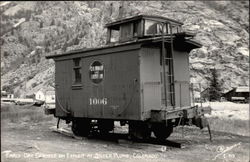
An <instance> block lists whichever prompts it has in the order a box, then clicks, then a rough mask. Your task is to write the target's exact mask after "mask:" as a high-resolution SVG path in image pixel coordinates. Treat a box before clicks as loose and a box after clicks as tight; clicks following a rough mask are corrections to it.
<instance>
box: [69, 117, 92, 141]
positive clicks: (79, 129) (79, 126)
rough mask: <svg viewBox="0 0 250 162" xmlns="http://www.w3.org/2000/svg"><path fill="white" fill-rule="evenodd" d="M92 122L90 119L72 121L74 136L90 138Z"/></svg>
mask: <svg viewBox="0 0 250 162" xmlns="http://www.w3.org/2000/svg"><path fill="white" fill-rule="evenodd" d="M90 122H91V121H90V120H88V119H75V120H73V121H72V126H71V129H72V132H73V133H74V135H76V136H84V137H86V136H88V135H89V132H90V129H91V125H90Z"/></svg>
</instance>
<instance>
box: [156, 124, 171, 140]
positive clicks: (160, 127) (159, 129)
mask: <svg viewBox="0 0 250 162" xmlns="http://www.w3.org/2000/svg"><path fill="white" fill-rule="evenodd" d="M152 131H153V132H154V135H155V137H156V138H157V139H159V140H165V139H166V138H168V137H169V136H170V135H171V133H172V132H173V125H172V124H168V125H166V124H165V123H157V124H153V125H152Z"/></svg>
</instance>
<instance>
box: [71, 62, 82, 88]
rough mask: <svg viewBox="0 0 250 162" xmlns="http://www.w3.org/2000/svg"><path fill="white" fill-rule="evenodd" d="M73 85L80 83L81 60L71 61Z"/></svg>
mask: <svg viewBox="0 0 250 162" xmlns="http://www.w3.org/2000/svg"><path fill="white" fill-rule="evenodd" d="M73 62H74V64H73V71H74V76H73V84H80V83H82V73H81V58H75V59H73Z"/></svg>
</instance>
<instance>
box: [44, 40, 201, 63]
mask: <svg viewBox="0 0 250 162" xmlns="http://www.w3.org/2000/svg"><path fill="white" fill-rule="evenodd" d="M164 39H165V42H167V43H170V42H171V39H170V37H168V36H165V38H164ZM161 41H162V38H161V37H153V38H146V39H140V40H136V41H130V42H125V43H117V44H110V45H105V46H103V47H99V48H83V49H77V50H72V51H68V52H65V53H62V54H54V55H47V56H46V58H47V59H50V58H58V57H63V56H69V55H75V54H79V53H87V52H94V51H99V52H98V53H102V52H101V51H102V50H109V52H112V51H113V50H112V48H115V47H117V48H124V49H126V48H127V47H128V46H130V45H133V46H137V47H136V48H140V47H141V46H142V45H143V44H151V43H152V44H159V45H160V44H161ZM179 43H181V44H179ZM177 44H178V45H177ZM176 45H177V46H182V50H186V51H190V50H192V49H195V48H200V47H201V46H202V45H201V44H200V43H198V42H196V41H193V40H190V39H187V40H183V41H182V42H178V43H176ZM174 46H175V43H174ZM175 47H176V46H175Z"/></svg>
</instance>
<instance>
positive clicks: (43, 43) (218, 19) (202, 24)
mask: <svg viewBox="0 0 250 162" xmlns="http://www.w3.org/2000/svg"><path fill="white" fill-rule="evenodd" d="M119 6H123V9H124V10H123V12H122V13H121V16H123V17H126V16H130V15H136V14H140V13H144V14H154V15H162V16H166V17H169V18H172V19H176V20H178V21H182V22H183V23H184V25H183V29H184V31H192V32H195V33H196V34H197V35H196V36H195V39H196V40H197V41H199V42H200V43H201V44H203V47H202V48H200V49H196V50H193V51H192V52H191V54H190V63H191V65H190V68H191V81H192V82H196V83H199V82H201V83H202V87H203V88H206V86H207V82H208V81H209V79H210V78H211V76H210V73H209V69H210V68H214V67H215V68H216V69H217V70H218V72H219V74H220V77H219V79H220V80H221V82H222V83H223V88H224V90H225V91H226V90H228V89H230V88H231V87H233V86H241V85H249V77H248V74H249V72H248V69H249V16H248V14H249V9H248V8H249V2H248V1H241V2H235V1H216V2H213V1H211V2H210V1H204V2H202V1H194V2H192V1H188V2H180V1H170V2H165V1H164V2H163V1H162V2H161V1H156V2H153V1H144V2H143V1H133V2H130V1H123V2H118V1H117V2H112V1H102V2H95V1H94V2H91V1H87V2H80V1H76V2H70V1H69V2H41V1H40V2H1V3H0V8H1V11H0V13H1V24H0V25H1V32H0V36H1V41H0V43H1V88H2V89H3V90H7V91H11V92H14V93H15V95H16V96H25V95H30V94H32V93H33V92H36V91H37V90H39V89H41V88H43V89H46V88H47V87H49V85H53V83H54V63H53V61H52V60H46V59H45V57H44V56H45V55H48V54H55V53H58V54H59V53H62V52H65V51H69V50H72V49H78V48H90V47H100V46H102V45H104V44H105V37H106V30H105V29H104V25H105V24H106V23H108V22H111V21H113V20H115V19H116V18H117V17H118V15H119Z"/></svg>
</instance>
